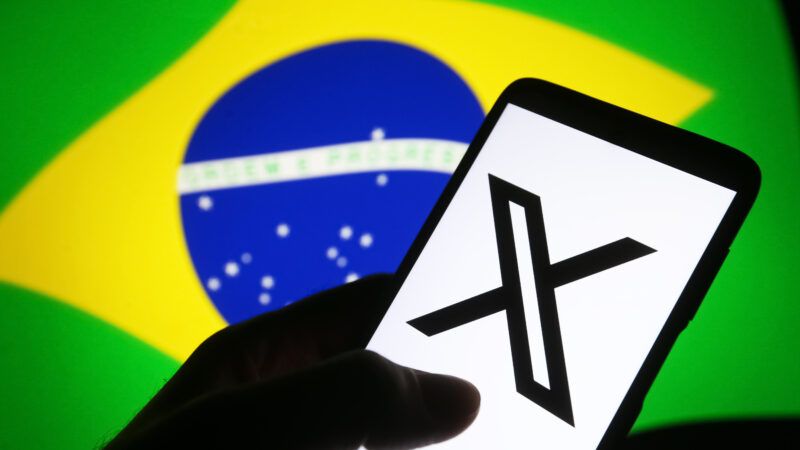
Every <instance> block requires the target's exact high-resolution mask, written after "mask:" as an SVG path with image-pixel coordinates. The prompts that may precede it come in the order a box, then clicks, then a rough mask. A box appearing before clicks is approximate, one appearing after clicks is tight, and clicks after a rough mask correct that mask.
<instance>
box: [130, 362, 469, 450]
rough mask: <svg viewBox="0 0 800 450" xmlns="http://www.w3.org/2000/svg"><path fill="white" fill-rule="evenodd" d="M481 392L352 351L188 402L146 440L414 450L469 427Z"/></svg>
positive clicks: (157, 443)
mask: <svg viewBox="0 0 800 450" xmlns="http://www.w3.org/2000/svg"><path fill="white" fill-rule="evenodd" d="M479 407H480V394H479V393H478V391H477V389H476V388H475V387H474V386H473V385H472V384H470V383H468V382H467V381H464V380H461V379H459V378H455V377H451V376H446V375H437V374H432V373H427V372H421V371H417V370H414V369H410V368H407V367H403V366H400V365H397V364H394V363H392V362H391V361H389V360H387V359H386V358H383V357H382V356H380V355H378V354H376V353H373V352H369V351H364V350H361V351H355V352H350V353H346V354H344V355H342V356H340V357H337V358H334V359H331V360H328V361H326V362H324V363H322V364H319V365H317V366H314V367H312V368H309V369H306V370H303V371H300V372H297V373H295V374H292V375H288V376H285V377H282V378H278V379H274V380H272V381H270V382H268V383H265V384H258V385H252V386H249V387H246V388H239V389H236V390H232V391H226V392H223V393H219V394H216V395H213V396H210V397H207V398H205V399H203V400H201V401H199V402H196V403H193V404H189V405H187V407H186V408H184V409H183V410H180V411H178V412H177V413H176V414H175V415H174V416H173V417H171V418H169V419H167V420H166V421H165V422H164V423H161V424H158V425H156V426H155V427H154V429H153V430H152V433H151V435H150V436H149V437H148V438H147V439H146V440H147V441H148V442H141V444H145V445H147V444H149V445H150V446H166V445H169V446H180V447H182V446H188V445H192V446H196V447H202V448H215V447H219V448H253V447H255V448H259V447H265V448H281V449H310V448H338V449H356V448H358V447H360V446H362V445H363V446H366V447H367V448H369V449H389V448H392V449H394V448H398V449H403V448H415V447H419V446H423V445H427V444H432V443H435V442H440V441H443V440H446V439H449V438H451V437H453V436H455V435H457V434H459V433H460V432H461V431H463V430H464V429H465V428H466V427H467V426H469V425H470V424H471V423H472V421H473V420H474V419H475V417H476V415H477V413H478V409H479Z"/></svg>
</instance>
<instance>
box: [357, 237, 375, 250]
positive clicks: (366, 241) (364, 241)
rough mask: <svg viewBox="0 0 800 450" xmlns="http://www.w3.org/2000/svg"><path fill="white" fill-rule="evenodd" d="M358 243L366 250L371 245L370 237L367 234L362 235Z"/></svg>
mask: <svg viewBox="0 0 800 450" xmlns="http://www.w3.org/2000/svg"><path fill="white" fill-rule="evenodd" d="M358 243H359V244H360V245H361V246H362V247H363V248H368V247H370V246H371V245H372V235H371V234H369V233H364V234H362V235H361V239H359V240H358Z"/></svg>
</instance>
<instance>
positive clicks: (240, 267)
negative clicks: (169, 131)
mask: <svg viewBox="0 0 800 450" xmlns="http://www.w3.org/2000/svg"><path fill="white" fill-rule="evenodd" d="M482 120H483V110H482V108H481V106H480V104H479V103H478V101H477V99H476V97H475V95H474V94H473V92H472V91H471V90H470V88H469V87H468V86H467V85H466V83H465V82H464V81H463V80H462V79H461V78H460V77H459V76H458V75H457V74H456V73H455V72H454V71H453V70H452V69H450V68H449V67H448V66H447V65H445V64H444V63H442V62H441V61H440V60H438V59H437V58H435V57H433V56H432V55H430V54H428V53H425V52H423V51H421V50H419V49H416V48H412V47H410V46H406V45H402V44H398V43H393V42H387V41H348V42H340V43H335V44H331V45H326V46H322V47H317V48H314V49H310V50H307V51H304V52H302V53H299V54H296V55H293V56H290V57H287V58H285V59H283V60H280V61H278V62H276V63H274V64H271V65H269V66H267V67H265V68H263V69H261V70H259V71H258V72H256V73H254V74H253V75H251V76H249V77H248V78H246V79H244V80H243V81H241V82H240V83H238V84H237V85H236V86H234V87H233V88H232V89H231V90H229V91H228V92H227V93H225V94H224V95H223V96H222V97H221V98H220V99H219V100H218V101H217V102H216V103H215V104H214V105H213V106H212V107H211V109H210V110H209V111H208V112H207V113H206V115H205V116H204V117H203V118H202V120H201V121H200V123H199V124H198V126H197V128H196V130H195V132H194V135H193V136H192V138H191V141H190V143H189V146H188V148H187V151H186V155H185V158H184V161H183V165H182V167H181V174H180V176H181V177H186V180H189V181H187V182H186V183H181V186H184V187H183V188H182V191H181V193H180V205H181V215H182V220H183V228H184V235H185V238H186V243H187V245H188V248H189V252H190V254H191V258H192V261H193V263H194V267H195V270H196V272H197V275H198V277H199V279H200V281H201V282H202V284H203V286H204V288H205V290H206V293H207V294H208V296H209V298H210V299H211V300H212V301H213V303H214V305H215V306H216V307H217V309H218V310H219V311H220V313H221V314H222V315H223V316H224V318H225V319H226V320H227V321H228V322H229V323H235V322H239V321H241V320H244V319H247V318H249V317H251V316H254V315H256V314H259V313H262V312H265V311H269V310H272V309H276V308H280V307H281V306H283V305H286V304H287V303H290V302H292V301H295V300H298V299H300V298H303V297H305V296H307V295H310V294H312V293H314V292H317V291H320V290H323V289H328V288H331V287H334V286H336V285H339V284H342V283H345V282H348V281H352V280H355V279H357V278H359V277H363V276H365V275H369V274H372V273H378V272H393V271H395V270H396V269H397V266H398V264H399V263H400V261H401V260H402V258H403V256H404V255H405V253H406V251H407V250H408V247H409V246H410V245H411V242H412V241H413V239H414V237H415V236H416V234H417V232H418V231H419V229H420V227H421V226H422V224H423V222H424V220H425V218H426V217H427V215H428V213H429V212H430V210H431V208H432V206H433V204H434V203H435V201H436V199H437V198H438V197H439V195H440V194H441V192H442V189H443V187H444V185H445V184H446V182H447V180H448V178H449V174H448V173H447V170H446V166H447V164H444V165H442V164H443V162H442V161H438V160H437V161H433V162H432V163H431V164H433V166H431V167H432V168H428V167H427V166H426V164H427V163H428V160H427V159H426V158H428V159H431V160H433V159H436V158H440V159H441V158H447V157H450V158H453V157H454V156H453V155H459V153H458V152H459V149H461V150H460V151H462V152H463V148H464V147H465V144H466V143H468V142H469V141H470V140H471V139H472V137H473V135H474V133H475V132H476V131H477V129H478V127H479V126H480V123H481V121H482ZM445 162H446V161H445ZM455 162H457V160H456V161H453V162H452V165H454V164H455ZM437 164H438V165H437ZM198 180H200V181H198ZM193 183H194V184H193Z"/></svg>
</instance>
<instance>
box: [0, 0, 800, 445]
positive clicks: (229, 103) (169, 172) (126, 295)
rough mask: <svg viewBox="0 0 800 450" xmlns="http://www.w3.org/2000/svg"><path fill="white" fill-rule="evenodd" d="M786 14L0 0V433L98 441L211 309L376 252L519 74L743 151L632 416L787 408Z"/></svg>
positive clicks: (796, 123)
mask: <svg viewBox="0 0 800 450" xmlns="http://www.w3.org/2000/svg"><path fill="white" fill-rule="evenodd" d="M786 24H787V22H786V17H785V15H784V11H783V9H782V7H781V3H779V2H773V1H762V0H750V1H743V2H736V3H735V4H732V3H730V2H725V1H721V0H715V1H706V2H696V1H694V0H675V1H670V2H640V1H634V0H615V1H612V2H594V1H589V0H581V1H571V2H563V1H511V0H497V1H485V2H472V1H455V0H453V1H438V2H410V1H409V2H406V1H402V2H401V1H393V2H373V1H353V0H345V1H339V2H322V1H304V2H272V1H255V0H252V1H240V2H232V1H200V2H198V1H194V2H190V1H186V0H173V1H170V2H128V1H120V0H111V1H109V0H106V1H102V2H100V1H94V0H86V1H82V2H67V1H62V0H54V1H49V2H46V4H45V3H42V2H4V3H3V4H2V5H0V42H2V43H1V44H0V51H2V61H3V62H2V64H3V66H2V67H3V68H2V71H0V84H1V85H2V90H1V91H0V92H2V94H1V95H2V98H1V99H0V138H1V139H2V141H0V142H2V149H0V374H2V383H0V448H8V449H12V448H61V449H65V448H87V447H94V446H98V445H101V444H102V443H103V442H104V441H105V440H107V439H109V438H110V437H111V436H113V435H114V434H115V433H116V431H118V430H119V429H120V428H121V427H122V426H124V424H125V423H126V421H127V420H129V419H130V418H131V417H132V415H133V414H134V413H135V412H136V411H137V410H138V409H139V408H140V407H141V406H142V405H143V404H144V403H145V402H146V401H147V400H148V398H149V397H150V396H151V395H152V394H154V393H155V392H156V391H157V390H158V388H159V387H160V386H161V385H162V384H163V383H164V381H165V380H166V379H168V378H169V377H170V376H171V374H172V373H173V372H174V371H175V369H176V368H177V367H178V366H179V365H180V363H181V361H183V360H184V359H185V358H186V357H187V356H188V355H189V353H190V352H191V350H192V349H193V348H194V347H195V346H196V345H197V344H199V343H200V342H201V341H202V340H203V339H204V338H205V337H206V336H208V335H209V334H211V333H213V332H214V331H216V330H217V329H219V328H221V327H223V326H225V325H226V324H227V323H234V322H236V321H239V320H243V319H245V318H247V317H250V316H252V315H255V314H258V313H261V312H265V311H269V310H273V309H276V308H279V307H281V306H283V305H285V304H287V303H289V302H291V301H293V300H296V299H298V298H301V297H303V296H305V295H307V294H309V293H312V292H314V291H317V290H320V289H324V288H328V287H332V286H335V285H338V284H341V283H345V282H348V281H352V280H354V279H357V278H358V277H361V276H364V275H367V274H370V273H374V272H380V271H383V272H385V271H393V270H394V268H395V267H396V265H397V264H398V263H399V261H400V259H401V258H402V256H403V254H404V252H405V250H406V248H407V246H408V245H409V244H410V242H411V240H412V239H413V237H414V235H415V233H416V232H417V230H418V228H419V227H420V226H421V224H422V221H423V220H424V218H425V216H426V215H427V213H428V211H429V209H430V208H431V206H432V205H433V203H434V202H435V200H436V198H437V196H438V194H439V193H440V191H441V189H442V187H443V186H444V184H445V183H446V181H447V179H448V174H449V173H451V172H452V170H453V168H454V167H455V165H456V164H457V162H458V160H459V158H460V156H461V155H463V152H464V149H465V148H466V145H467V144H468V143H469V141H470V139H471V137H472V135H473V133H474V132H475V131H476V130H477V127H478V126H479V125H480V123H481V121H482V119H483V115H484V113H485V112H486V111H487V110H488V108H489V107H490V106H491V104H492V103H493V101H494V100H495V98H496V97H497V95H498V94H499V93H500V91H501V90H502V89H503V88H504V87H505V86H506V85H507V84H509V83H510V82H511V81H513V80H514V79H517V78H520V77H538V78H544V79H547V80H550V81H553V82H556V83H559V84H562V85H565V86H568V87H571V88H574V89H577V90H580V91H583V92H586V93H588V94H590V95H593V96H596V97H599V98H602V99H604V100H607V101H610V102H613V103H616V104H619V105H621V106H624V107H627V108H630V109H633V110H635V111H638V112H641V113H643V114H646V115H649V116H651V117H655V118H658V119H660V120H662V121H665V122H669V123H673V124H677V125H679V126H681V127H684V128H686V129H689V130H692V131H694V132H697V133H700V134H702V135H705V136H708V137H711V138H713V139H716V140H719V141H722V142H724V143H727V144H730V145H732V146H734V147H737V148H739V149H741V150H743V151H744V152H746V153H747V154H749V155H750V156H751V157H753V158H754V159H755V160H756V161H757V162H758V164H759V165H760V166H761V169H762V172H763V178H764V179H763V186H762V191H761V195H760V197H759V199H758V201H757V203H756V205H755V207H754V209H753V212H752V214H751V216H750V217H749V218H748V220H747V222H746V223H745V226H744V228H743V229H742V232H741V233H740V235H739V237H738V239H737V240H736V242H735V244H734V246H733V248H732V249H731V254H730V256H729V257H728V260H727V263H726V264H725V266H724V267H723V268H722V271H721V273H720V274H719V276H718V277H717V280H716V282H715V283H714V285H713V286H712V287H711V290H710V292H709V294H708V296H707V298H706V300H705V302H704V304H703V307H702V308H700V310H699V312H698V313H697V316H696V318H695V319H694V321H693V323H692V326H690V327H689V328H688V329H687V330H686V331H685V332H684V333H683V335H682V336H681V338H680V339H679V340H678V342H677V344H676V346H675V348H674V351H673V353H672V354H671V355H670V357H669V359H668V360H667V362H666V363H665V365H664V368H663V370H662V371H661V373H660V374H659V376H658V378H657V380H656V382H655V384H654V386H653V389H652V390H651V392H650V394H649V395H648V397H647V399H646V401H645V405H644V408H643V411H642V414H641V416H640V418H639V420H638V422H637V424H636V426H635V428H634V430H645V429H652V428H654V427H659V426H664V425H670V424H676V423H684V422H691V421H703V420H712V419H726V418H750V417H776V416H777V417H787V416H788V417H797V416H798V415H800V385H798V383H797V380H798V379H800V358H798V357H797V355H798V343H800V331H798V327H797V323H798V318H800V302H798V299H800V287H799V286H798V283H797V277H798V271H797V265H796V262H795V258H796V257H797V256H798V255H800V238H798V230H800V184H798V182H797V178H798V176H800V113H799V111H798V90H797V89H798V84H797V76H796V66H795V65H794V64H795V61H794V58H793V54H792V48H791V40H790V35H789V31H788V28H787V25H786Z"/></svg>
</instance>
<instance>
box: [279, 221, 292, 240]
mask: <svg viewBox="0 0 800 450" xmlns="http://www.w3.org/2000/svg"><path fill="white" fill-rule="evenodd" d="M290 231H291V230H290V229H289V225H287V224H285V223H281V224H279V225H278V226H277V227H276V228H275V234H277V235H278V237H281V238H285V237H286V236H289V232H290Z"/></svg>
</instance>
